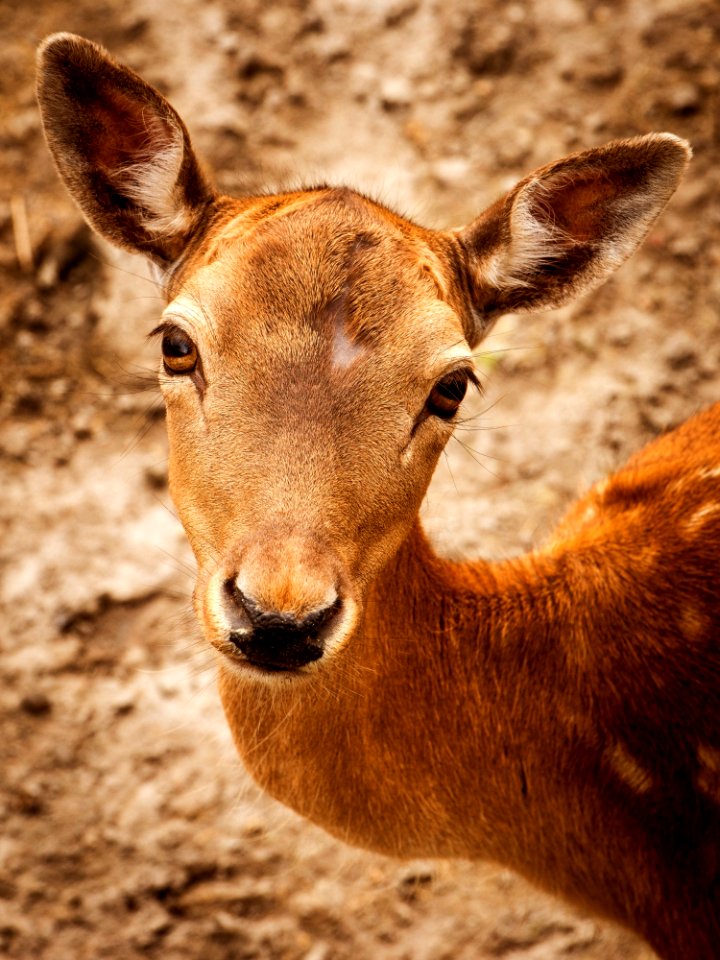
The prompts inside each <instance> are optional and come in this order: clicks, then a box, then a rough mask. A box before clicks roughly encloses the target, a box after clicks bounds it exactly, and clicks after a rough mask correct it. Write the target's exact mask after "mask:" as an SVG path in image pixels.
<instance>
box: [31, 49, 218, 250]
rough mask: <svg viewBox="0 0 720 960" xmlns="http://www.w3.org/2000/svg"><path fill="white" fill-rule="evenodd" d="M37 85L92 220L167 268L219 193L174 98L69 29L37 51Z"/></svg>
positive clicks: (63, 163)
mask: <svg viewBox="0 0 720 960" xmlns="http://www.w3.org/2000/svg"><path fill="white" fill-rule="evenodd" d="M37 93H38V102H39V104H40V111H41V114H42V120H43V125H44V128H45V135H46V137H47V141H48V145H49V147H50V150H51V153H52V155H53V158H54V160H55V163H56V165H57V168H58V170H59V172H60V175H61V177H62V178H63V180H64V181H65V184H66V186H67V188H68V190H69V191H70V193H71V195H72V196H73V197H74V199H75V201H76V202H77V203H78V205H79V207H80V209H81V210H82V212H83V214H84V215H85V217H86V218H87V220H88V221H89V223H90V224H91V225H92V226H93V227H94V228H95V229H96V230H97V231H98V232H99V233H100V234H102V235H103V236H104V237H106V238H107V239H108V240H110V241H111V242H113V243H115V244H117V245H119V246H121V247H125V248H127V249H131V250H135V251H140V252H142V253H145V254H146V255H147V256H149V257H150V258H151V259H152V260H154V261H155V262H156V263H159V264H160V265H161V266H165V265H167V264H169V263H172V262H173V261H174V260H176V259H177V258H178V257H179V256H180V254H181V253H182V251H183V249H184V247H185V245H186V244H187V241H188V239H189V237H190V236H191V235H192V233H193V232H194V231H195V230H196V229H197V226H198V224H199V222H200V221H201V219H202V217H203V215H204V213H205V211H206V210H207V208H208V205H209V203H210V202H211V201H212V200H213V199H214V198H215V192H214V190H213V188H212V187H211V186H210V184H209V182H208V180H207V179H206V177H205V175H204V173H203V171H202V170H201V168H200V164H199V162H198V160H197V158H196V156H195V154H194V151H193V149H192V146H191V143H190V137H189V135H188V132H187V130H186V128H185V125H184V124H183V122H182V120H181V119H180V117H179V116H178V114H177V113H176V112H175V110H174V109H173V108H172V107H171V106H170V104H169V103H168V101H167V100H166V99H165V98H164V97H163V96H162V95H161V94H160V93H158V92H157V91H156V90H155V89H154V88H153V87H151V86H150V85H149V84H148V83H146V82H145V81H144V80H142V79H141V78H140V77H139V76H138V75H137V74H136V73H134V72H133V71H131V70H129V69H128V68H127V67H125V66H123V65H122V64H120V63H118V62H117V61H116V60H115V59H114V58H113V57H112V56H111V55H110V54H109V53H108V52H107V51H106V50H104V49H103V47H101V46H99V45H98V44H96V43H92V42H91V41H89V40H85V39H84V38H82V37H76V36H74V35H72V34H66V33H62V34H54V35H53V36H51V37H48V38H47V39H46V40H45V42H44V43H43V44H42V46H41V47H40V49H39V51H38V85H37Z"/></svg>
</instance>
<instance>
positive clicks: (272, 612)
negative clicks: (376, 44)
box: [38, 34, 720, 960]
mask: <svg viewBox="0 0 720 960" xmlns="http://www.w3.org/2000/svg"><path fill="white" fill-rule="evenodd" d="M38 94H39V101H40V106H41V109H42V113H43V120H44V123H45V129H46V133H47V138H48V143H49V145H50V148H51V150H52V152H53V155H54V157H55V160H56V163H57V166H58V169H59V171H60V173H61V175H62V176H63V178H64V179H65V182H66V184H67V186H68V189H69V190H70V192H71V193H72V195H73V196H74V197H75V199H76V200H77V202H78V204H79V205H80V207H81V209H82V210H83V211H84V213H85V215H86V217H87V218H88V220H89V221H90V222H91V223H92V224H93V226H94V227H95V228H96V229H97V230H98V231H99V232H100V233H101V234H103V235H104V236H106V237H107V238H108V239H110V240H112V241H113V242H115V243H117V244H119V245H120V246H123V247H126V248H128V249H131V250H136V251H138V252H141V253H144V254H145V255H146V256H147V257H148V258H149V259H150V260H151V261H153V262H154V263H155V265H156V267H157V268H158V269H159V271H160V273H161V276H162V278H163V285H164V289H165V292H166V294H167V300H168V305H167V308H166V310H165V312H164V314H163V320H162V325H161V328H160V333H161V334H162V344H163V346H162V350H163V367H162V372H161V384H162V389H163V393H164V396H165V401H166V405H167V420H168V430H169V434H170V484H171V492H172V496H173V499H174V501H175V503H176V505H177V508H178V510H179V513H180V516H181V518H182V521H183V523H184V525H185V528H186V530H187V533H188V536H189V538H190V542H191V544H192V546H193V550H194V552H195V555H196V557H197V561H198V567H199V573H198V581H197V587H196V591H195V603H196V608H197V612H198V616H199V618H200V620H201V622H202V625H203V630H204V633H205V636H206V638H207V640H208V642H209V643H210V644H212V646H213V647H214V648H215V650H216V651H217V654H218V663H219V677H220V692H221V696H222V700H223V703H224V706H225V711H226V714H227V718H228V722H229V724H230V727H231V728H232V731H233V734H234V737H235V740H236V743H237V746H238V750H239V751H240V753H241V755H242V757H243V759H244V761H245V763H246V765H247V767H248V769H249V770H250V771H251V772H252V774H253V776H254V777H255V778H256V779H257V780H258V781H259V783H261V784H262V785H263V786H264V787H265V788H266V789H267V790H268V791H269V792H270V793H272V794H273V795H274V796H276V797H278V798H279V799H281V800H283V801H284V802H285V803H287V804H289V805H290V806H292V807H294V808H295V809H297V810H299V811H300V812H301V813H302V814H304V815H305V816H307V817H309V818H310V819H312V820H314V821H315V822H317V823H319V824H321V825H322V826H324V827H326V828H327V829H328V830H329V831H331V832H332V833H334V834H336V835H337V836H339V837H341V838H343V839H344V840H347V841H348V842H349V843H353V844H358V845H360V846H365V847H369V848H371V849H374V850H379V851H382V852H384V853H388V854H393V855H399V856H415V855H421V856H461V857H472V858H491V859H494V860H497V861H500V862H502V863H504V864H507V865H509V866H511V867H513V868H514V869H516V870H518V871H519V872H521V873H522V874H524V875H525V876H527V877H529V878H531V879H532V880H534V881H535V882H536V883H537V884H539V885H540V886H542V887H544V888H546V889H549V890H552V891H554V892H556V893H558V894H560V895H562V896H565V897H567V898H568V899H570V900H572V901H574V902H577V903H582V904H585V905H587V906H589V907H591V908H592V909H594V910H596V911H598V912H599V913H602V914H604V915H606V916H608V917H611V918H613V919H615V920H617V921H619V922H621V923H624V924H627V925H628V926H630V927H631V928H633V929H634V930H636V931H637V932H638V933H640V934H641V935H643V936H644V937H645V938H646V939H647V940H648V941H649V942H650V943H651V944H652V945H653V947H654V949H655V950H656V951H657V952H658V953H659V955H660V956H662V957H664V958H665V960H710V958H714V957H717V955H718V944H719V943H720V892H719V891H720V723H719V722H718V717H719V716H720V655H719V653H718V647H717V637H718V622H719V619H720V598H719V597H718V590H717V580H718V566H719V564H720V442H719V440H718V432H719V428H720V408H718V407H714V408H712V409H710V410H708V411H706V412H705V413H702V414H700V415H699V416H697V417H695V418H694V419H692V420H691V421H689V422H688V423H687V424H685V425H684V426H683V427H681V428H679V429H678V430H676V431H675V432H673V433H670V434H668V435H666V436H664V437H662V438H660V439H659V440H657V441H656V442H654V443H653V444H651V445H650V446H649V447H647V448H646V449H645V450H644V451H642V452H641V453H639V454H637V455H636V456H635V457H633V458H632V459H631V460H630V462H629V463H628V464H627V465H626V466H625V467H623V468H622V469H621V470H619V471H618V472H617V473H616V474H615V475H614V476H612V477H610V478H609V479H608V480H606V481H604V482H603V483H602V484H600V485H598V486H597V487H595V488H594V489H592V490H591V491H590V492H589V493H588V494H587V496H586V497H584V498H583V499H582V500H581V501H580V502H579V503H577V504H576V505H575V506H574V507H573V508H572V509H571V511H570V513H569V514H568V516H567V517H566V519H565V521H564V522H563V523H562V524H561V525H560V527H559V528H558V529H557V530H556V532H555V534H554V536H553V537H552V538H551V540H550V542H549V543H548V544H546V545H545V546H543V547H541V548H538V549H537V550H535V551H534V552H532V553H530V554H528V555H527V556H523V557H519V558H517V559H515V560H512V561H508V562H504V563H486V562H483V561H476V562H469V563H455V562H450V561H448V560H445V559H442V558H441V557H439V556H437V555H436V554H435V552H434V551H433V549H432V547H431V545H430V544H429V543H428V541H427V540H426V538H425V536H424V534H423V532H422V529H421V527H420V524H419V521H418V508H419V505H420V503H421V501H422V498H423V496H424V494H425V491H426V489H427V485H428V483H429V481H430V477H431V475H432V472H433V469H434V467H435V464H436V462H437V459H438V457H439V455H440V453H441V451H442V449H443V447H444V445H445V443H446V442H447V440H448V439H449V437H450V435H451V433H452V430H453V424H454V421H455V419H456V417H457V411H458V409H459V407H460V404H461V401H462V399H463V396H464V394H465V391H466V389H467V388H468V386H469V385H472V383H473V382H474V381H475V380H476V378H477V375H476V373H475V371H474V369H473V348H474V347H475V346H476V345H477V343H478V342H479V341H480V340H481V339H482V337H483V336H484V335H485V334H486V333H487V331H488V330H489V328H490V326H491V325H492V322H493V321H494V319H495V318H496V317H497V316H499V315H501V314H502V313H504V312H506V311H510V310H512V311H518V310H529V309H535V308H540V307H548V306H553V305H558V304H561V303H564V302H566V301H568V300H569V299H571V298H573V297H575V296H577V295H579V294H581V293H583V292H585V291H587V290H588V289H590V288H591V287H593V286H594V285H596V284H598V283H600V282H601V281H602V280H603V279H604V278H605V277H607V276H608V275H609V274H610V273H611V272H612V271H613V270H614V269H615V268H616V267H617V266H619V265H620V264H621V263H622V262H623V261H624V260H625V259H626V257H627V256H629V254H630V253H631V252H632V251H633V250H634V249H635V248H636V247H637V245H638V244H639V243H640V242H641V241H642V239H643V238H644V237H645V235H646V234H647V231H648V230H649V229H650V227H651V225H652V223H653V222H654V220H655V218H656V217H657V216H658V215H659V214H660V212H661V211H662V209H663V207H664V205H665V204H666V202H667V201H668V199H669V198H670V196H671V195H672V193H673V191H674V190H675V188H676V186H677V184H678V182H679V180H680V178H681V176H682V174H683V172H684V169H685V167H686V164H687V161H688V158H689V156H690V151H689V148H688V146H687V144H686V143H684V142H683V141H681V140H679V139H677V138H676V137H674V136H672V135H670V134H650V135H648V136H644V137H637V138H635V139H631V140H623V141H616V142H613V143H610V144H608V145H607V146H604V147H600V148H596V149H593V150H588V151H585V152H583V153H578V154H574V155H572V156H569V157H565V158H563V159H561V160H558V161H556V162H555V163H552V164H549V165H547V166H545V167H543V168H541V169H539V170H536V171H535V172H534V173H532V174H531V175H530V176H528V177H527V178H526V179H525V180H523V181H521V182H520V183H519V184H518V185H517V186H516V187H515V188H514V189H513V190H511V191H510V192H509V193H508V194H507V195H506V196H504V197H502V198H501V199H499V200H498V201H497V202H496V203H495V204H494V205H493V206H491V207H490V208H489V209H488V210H487V211H486V212H485V213H483V214H481V215H480V216H479V217H478V218H477V219H476V220H475V221H474V222H472V223H471V224H469V225H468V226H467V227H465V228H463V229H460V230H451V231H430V230H425V229H423V228H422V227H420V226H418V225H416V224H414V223H411V222H410V221H408V220H406V219H404V218H402V217H399V216H397V215H396V214H394V213H392V212H391V211H390V210H388V209H386V208H385V207H382V206H380V205H378V204H377V203H374V202H373V201H371V200H369V199H368V198H366V197H364V196H362V195H360V194H358V193H355V192H353V191H352V190H348V189H339V188H330V187H317V188H315V189H310V190H306V191H298V192H294V193H287V194H280V195H274V196H252V197H242V198H239V199H232V198H229V197H225V196H220V195H218V194H217V192H216V191H215V189H214V188H213V187H212V185H211V182H210V180H209V179H208V177H207V176H206V175H205V174H204V173H203V172H202V170H201V168H200V166H199V164H198V161H197V159H196V158H195V155H194V153H193V150H192V147H191V145H190V140H189V137H188V134H187V131H186V129H185V127H184V125H183V123H182V121H181V120H180V118H179V117H178V116H177V114H176V113H175V111H174V110H173V108H172V107H171V106H170V105H169V104H168V103H167V101H166V100H165V99H164V98H163V97H162V96H161V95H160V94H159V93H157V91H155V90H153V89H152V88H151V87H149V86H148V85H147V84H146V83H145V82H144V81H143V80H141V79H140V78H139V77H138V76H137V75H135V74H134V73H132V71H130V70H128V69H127V68H126V67H124V66H122V65H120V64H118V63H117V62H116V61H114V60H113V59H112V58H111V57H110V55H109V54H107V53H106V52H105V51H104V50H103V49H102V48H100V47H98V46H97V45H95V44H92V43H90V42H89V41H87V40H83V39H81V38H78V37H74V36H71V35H67V34H58V35H55V36H53V37H50V38H48V40H47V41H46V42H45V43H44V44H43V46H42V47H41V50H40V54H39V84H38Z"/></svg>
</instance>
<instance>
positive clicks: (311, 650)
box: [228, 628, 325, 673]
mask: <svg viewBox="0 0 720 960" xmlns="http://www.w3.org/2000/svg"><path fill="white" fill-rule="evenodd" d="M228 639H229V640H230V642H231V643H232V645H233V647H234V648H235V651H237V653H238V654H240V657H237V656H235V657H234V659H235V660H236V661H237V660H238V659H242V660H244V661H247V663H249V664H250V665H251V666H252V667H255V668H256V669H259V670H264V671H266V672H267V673H297V672H299V671H300V670H302V668H303V667H306V666H307V665H308V664H310V663H314V662H315V661H316V660H319V659H320V658H321V657H322V655H323V654H324V652H325V644H324V642H323V640H322V638H321V637H320V636H317V635H316V636H312V635H303V636H297V635H296V634H295V633H294V631H291V630H290V629H287V628H286V629H282V628H279V629H276V630H263V631H257V630H254V631H252V632H251V633H246V632H243V631H231V632H230V634H229V637H228Z"/></svg>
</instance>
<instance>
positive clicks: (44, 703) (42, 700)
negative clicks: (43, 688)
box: [20, 691, 52, 717]
mask: <svg viewBox="0 0 720 960" xmlns="http://www.w3.org/2000/svg"><path fill="white" fill-rule="evenodd" d="M20 708H21V709H22V710H24V711H25V713H29V714H30V715H31V716H33V717H42V716H46V715H47V714H48V713H50V711H51V710H52V702H51V701H50V699H49V698H48V697H47V696H46V695H45V694H44V693H41V692H40V691H36V692H35V693H28V694H26V695H25V696H24V697H23V698H22V700H21V701H20Z"/></svg>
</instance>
